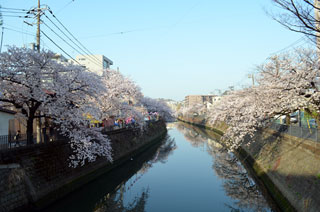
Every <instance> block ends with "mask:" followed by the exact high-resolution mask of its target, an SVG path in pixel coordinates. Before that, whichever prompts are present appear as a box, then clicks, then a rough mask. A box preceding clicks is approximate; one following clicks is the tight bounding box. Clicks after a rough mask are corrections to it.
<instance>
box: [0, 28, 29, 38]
mask: <svg viewBox="0 0 320 212" xmlns="http://www.w3.org/2000/svg"><path fill="white" fill-rule="evenodd" d="M3 28H4V29H7V30H10V31H14V32H19V33H22V34H26V35H31V36H34V34H31V33H27V32H22V31H19V30H15V29H10V28H8V27H3Z"/></svg>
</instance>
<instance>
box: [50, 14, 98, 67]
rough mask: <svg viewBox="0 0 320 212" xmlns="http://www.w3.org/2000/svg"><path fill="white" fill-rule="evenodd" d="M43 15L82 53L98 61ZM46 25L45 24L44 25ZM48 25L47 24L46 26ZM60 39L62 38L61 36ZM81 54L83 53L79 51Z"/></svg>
mask: <svg viewBox="0 0 320 212" xmlns="http://www.w3.org/2000/svg"><path fill="white" fill-rule="evenodd" d="M44 16H45V17H46V18H47V19H48V20H49V21H50V22H51V23H52V24H53V25H54V26H55V27H56V28H57V29H58V30H59V31H60V32H61V33H62V34H63V35H64V36H65V37H66V38H68V40H70V41H71V42H72V43H73V44H74V45H76V46H77V47H78V48H79V49H81V51H82V52H84V53H85V54H84V55H88V57H90V58H92V59H93V60H95V61H96V62H100V61H99V60H98V59H97V58H96V57H94V56H93V55H92V56H90V54H89V53H88V52H86V50H84V49H83V48H81V47H80V46H79V45H78V44H77V43H75V42H74V41H73V40H72V39H71V38H70V37H69V36H68V35H67V34H66V33H65V32H64V31H63V30H62V29H61V28H60V27H59V26H57V25H56V24H55V23H54V22H53V21H52V20H51V19H50V18H49V17H48V16H47V15H46V14H44ZM46 26H47V25H46ZM47 27H48V26H47ZM61 39H62V38H61ZM80 54H83V53H80Z"/></svg>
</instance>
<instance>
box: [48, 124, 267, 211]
mask: <svg viewBox="0 0 320 212" xmlns="http://www.w3.org/2000/svg"><path fill="white" fill-rule="evenodd" d="M168 129H169V132H168V135H167V136H166V137H165V138H164V139H163V140H162V141H161V142H159V143H158V144H157V145H155V146H153V147H152V148H150V149H149V150H148V151H145V152H144V153H143V154H142V155H140V156H138V157H134V158H133V159H132V160H130V161H128V162H127V163H126V164H124V165H122V166H120V167H117V168H116V169H115V170H114V171H112V172H111V173H108V174H106V175H104V176H101V177H99V178H98V179H96V180H95V181H94V182H92V183H89V184H88V185H86V186H84V187H82V188H81V189H78V191H76V192H74V193H73V194H71V195H69V196H68V197H66V198H64V199H63V200H61V201H60V202H58V203H55V205H54V206H52V207H50V209H48V210H47V211H59V212H61V211H77V212H81V211H86V212H87V211H95V212H105V211H108V212H144V211H148V212H149V211H152V212H163V211H168V212H169V211H183V212H189V211H190V212H193V211H219V212H220V211H270V209H269V207H268V204H267V202H266V201H265V199H264V198H263V196H262V194H261V192H259V188H258V186H257V185H256V184H255V182H254V181H253V180H252V178H251V177H250V176H249V173H247V171H246V169H245V168H244V167H243V166H242V164H241V163H240V162H239V161H238V159H237V158H236V157H235V156H234V155H233V154H230V153H229V152H228V151H227V150H226V149H225V148H224V146H223V145H222V144H221V143H219V136H218V135H216V134H214V133H213V132H212V131H206V130H204V129H201V128H198V127H194V126H192V125H187V124H184V123H174V124H172V123H171V124H170V125H168ZM177 129H178V130H177ZM169 135H170V136H169ZM189 144H190V145H189ZM212 170H213V171H212Z"/></svg>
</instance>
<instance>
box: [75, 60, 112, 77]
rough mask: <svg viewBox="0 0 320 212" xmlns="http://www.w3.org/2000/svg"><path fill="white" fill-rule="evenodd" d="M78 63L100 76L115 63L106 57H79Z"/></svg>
mask: <svg viewBox="0 0 320 212" xmlns="http://www.w3.org/2000/svg"><path fill="white" fill-rule="evenodd" d="M76 61H78V62H79V63H80V64H81V65H82V66H84V67H85V68H87V69H88V70H89V71H91V72H93V73H96V74H98V75H99V76H103V74H104V72H105V70H106V69H108V68H110V66H111V65H113V62H112V61H111V60H110V59H109V58H107V57H105V56H104V55H77V56H76Z"/></svg>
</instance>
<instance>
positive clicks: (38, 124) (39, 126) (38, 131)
mask: <svg viewBox="0 0 320 212" xmlns="http://www.w3.org/2000/svg"><path fill="white" fill-rule="evenodd" d="M40 13H41V8H40V0H38V8H37V51H38V52H39V53H40ZM38 115H39V116H40V115H41V112H38ZM36 126H37V143H41V142H42V136H41V128H42V127H41V117H39V118H38V120H37V124H36Z"/></svg>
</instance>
